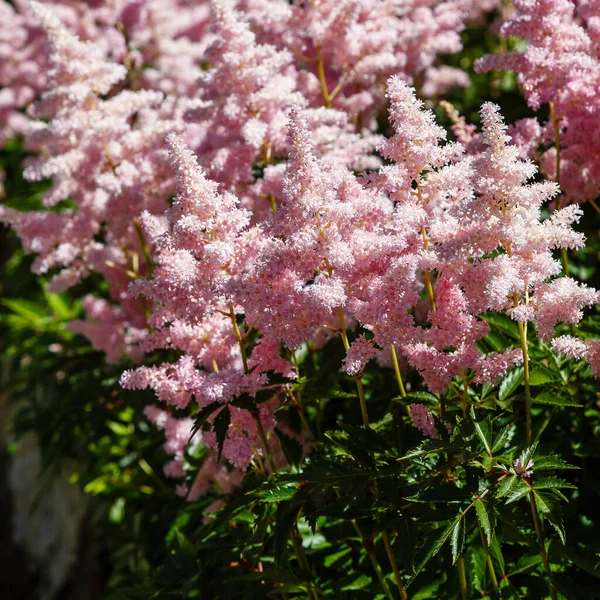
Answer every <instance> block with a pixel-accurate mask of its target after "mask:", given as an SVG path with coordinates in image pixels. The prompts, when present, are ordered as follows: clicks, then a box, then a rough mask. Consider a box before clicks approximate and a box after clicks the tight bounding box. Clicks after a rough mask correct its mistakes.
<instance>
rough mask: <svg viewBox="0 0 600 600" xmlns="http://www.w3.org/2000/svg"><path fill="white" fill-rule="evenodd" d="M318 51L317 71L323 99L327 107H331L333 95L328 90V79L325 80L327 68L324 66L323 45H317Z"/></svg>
mask: <svg viewBox="0 0 600 600" xmlns="http://www.w3.org/2000/svg"><path fill="white" fill-rule="evenodd" d="M316 51H317V71H318V72H319V81H320V82H321V91H322V92H323V101H324V102H325V106H326V107H327V108H331V97H330V95H329V91H328V90H327V81H326V80H325V68H324V66H323V56H322V55H321V46H320V45H319V46H317V47H316Z"/></svg>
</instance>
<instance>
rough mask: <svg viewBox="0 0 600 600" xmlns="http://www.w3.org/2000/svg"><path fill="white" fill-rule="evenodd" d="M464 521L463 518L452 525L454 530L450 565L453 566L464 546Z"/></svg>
mask: <svg viewBox="0 0 600 600" xmlns="http://www.w3.org/2000/svg"><path fill="white" fill-rule="evenodd" d="M465 521H466V519H465V518H464V517H461V518H459V519H458V520H457V521H456V523H455V525H454V529H453V530H452V540H451V546H452V564H454V563H455V562H456V560H457V559H458V557H459V556H460V555H461V554H462V552H463V548H464V546H465V531H466V525H465Z"/></svg>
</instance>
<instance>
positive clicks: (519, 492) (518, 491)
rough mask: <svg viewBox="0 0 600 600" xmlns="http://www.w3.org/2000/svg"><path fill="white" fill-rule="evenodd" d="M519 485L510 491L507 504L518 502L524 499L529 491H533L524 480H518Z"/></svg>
mask: <svg viewBox="0 0 600 600" xmlns="http://www.w3.org/2000/svg"><path fill="white" fill-rule="evenodd" d="M517 481H518V483H517V485H516V486H514V488H513V489H512V490H511V491H510V493H509V494H507V496H506V504H511V503H512V502H516V501H517V500H520V499H521V498H524V497H525V496H527V494H529V490H530V489H531V488H530V487H529V485H527V484H526V483H525V482H524V481H523V480H522V479H520V478H517Z"/></svg>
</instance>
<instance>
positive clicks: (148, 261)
mask: <svg viewBox="0 0 600 600" xmlns="http://www.w3.org/2000/svg"><path fill="white" fill-rule="evenodd" d="M133 226H134V227H135V232H136V233H137V236H138V238H139V240H140V246H141V247H142V254H143V255H144V259H145V261H146V265H147V266H148V276H149V277H152V273H154V261H153V260H152V256H151V255H150V250H149V248H148V244H147V243H146V239H145V238H144V232H143V231H142V226H141V225H140V222H139V220H138V218H137V217H133Z"/></svg>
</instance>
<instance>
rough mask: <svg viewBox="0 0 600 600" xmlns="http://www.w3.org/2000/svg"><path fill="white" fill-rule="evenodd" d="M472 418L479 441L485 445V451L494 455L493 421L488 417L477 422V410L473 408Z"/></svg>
mask: <svg viewBox="0 0 600 600" xmlns="http://www.w3.org/2000/svg"><path fill="white" fill-rule="evenodd" d="M471 418H472V419H473V427H474V428H475V433H476V434H477V437H478V438H479V441H480V442H481V443H482V444H483V447H484V448H485V451H486V452H487V453H488V454H489V455H490V456H491V455H492V421H491V419H490V417H489V416H488V417H486V418H485V419H484V420H483V421H477V418H476V415H475V409H474V408H473V406H471Z"/></svg>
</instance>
